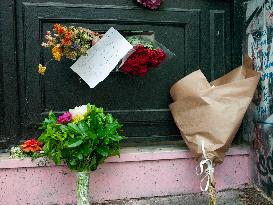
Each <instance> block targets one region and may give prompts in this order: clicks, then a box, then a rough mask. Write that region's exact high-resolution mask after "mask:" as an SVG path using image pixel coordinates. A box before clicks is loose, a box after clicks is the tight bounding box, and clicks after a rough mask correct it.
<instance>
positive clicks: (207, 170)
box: [195, 140, 214, 191]
mask: <svg viewBox="0 0 273 205" xmlns="http://www.w3.org/2000/svg"><path fill="white" fill-rule="evenodd" d="M202 152H203V160H201V162H200V163H199V166H197V167H196V168H195V170H196V174H197V175H204V177H203V178H202V179H201V182H200V189H201V191H208V189H209V186H210V182H211V180H212V176H213V173H214V168H213V163H212V161H211V160H210V159H208V157H207V154H206V150H205V143H204V140H202ZM198 169H200V170H198ZM205 180H207V183H206V186H205V188H203V186H202V184H203V182H204V181H205Z"/></svg>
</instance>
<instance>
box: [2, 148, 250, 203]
mask: <svg viewBox="0 0 273 205" xmlns="http://www.w3.org/2000/svg"><path fill="white" fill-rule="evenodd" d="M250 162H251V160H250V150H249V148H248V147H243V146H239V147H232V148H231V149H229V152H228V153H227V156H226V158H225V161H224V163H223V164H221V165H219V166H217V167H216V169H215V176H216V189H217V190H218V191H221V190H225V189H231V188H233V189H235V188H240V187H242V185H243V184H250V183H251V174H250V172H251V171H250V170H251V163H250ZM197 165H198V163H197V162H196V161H195V159H194V156H193V155H192V153H191V152H190V151H189V150H187V149H184V148H182V147H179V146H176V147H175V146H155V147H131V148H123V149H122V150H121V156H120V158H118V157H112V158H109V159H107V160H106V162H105V163H104V164H102V165H100V166H99V167H98V169H97V170H96V171H94V172H92V173H91V175H90V194H91V196H92V201H93V202H97V203H100V202H104V201H107V200H112V201H113V200H123V199H132V198H135V199H138V198H143V197H147V198H149V197H154V196H177V195H181V194H188V193H199V192H200V180H201V177H200V176H197V175H196V171H195V168H196V166H197ZM75 188H76V177H75V173H74V172H71V171H70V170H68V169H67V167H66V166H64V165H61V166H55V165H54V164H53V163H50V162H49V163H48V162H47V161H43V160H41V159H37V160H35V161H31V159H29V158H28V159H24V160H17V159H8V156H7V155H5V154H2V155H0V205H4V204H5V205H25V204H28V205H52V204H58V205H67V204H71V203H72V204H73V203H75V201H76V192H75ZM37 196H39V200H38V201H37ZM185 196H186V195H182V198H180V197H178V198H174V199H173V200H180V199H181V200H182V201H184V200H183V197H185ZM190 196H192V200H195V199H196V196H198V195H188V197H189V198H188V199H187V200H191V197H190ZM200 196H202V195H200ZM169 199H172V198H169ZM201 199H202V197H201V198H200V200H201ZM204 199H205V198H204ZM158 200H159V199H158ZM162 200H163V201H164V200H168V199H164V198H162ZM128 203H129V202H128ZM136 203H142V202H141V201H137V202H136ZM143 203H144V204H145V203H146V202H145V201H144V202H143ZM162 203H163V202H162ZM166 203H167V202H166ZM179 203H180V202H179ZM181 203H182V202H181ZM199 205H200V204H199Z"/></svg>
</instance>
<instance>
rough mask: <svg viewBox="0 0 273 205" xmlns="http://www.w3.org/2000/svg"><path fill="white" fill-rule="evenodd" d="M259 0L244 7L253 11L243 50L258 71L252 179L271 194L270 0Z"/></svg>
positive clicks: (272, 12)
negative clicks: (253, 171) (254, 170)
mask: <svg viewBox="0 0 273 205" xmlns="http://www.w3.org/2000/svg"><path fill="white" fill-rule="evenodd" d="M253 2H254V0H253ZM255 2H256V3H257V1H255ZM260 2H261V3H260V4H259V5H257V4H256V5H255V6H258V7H257V8H251V6H248V8H247V9H248V10H249V9H251V10H252V11H256V13H254V16H252V20H251V21H250V23H249V25H248V27H247V31H246V34H247V39H246V40H247V42H246V53H247V54H248V56H249V57H251V58H252V60H253V67H254V69H255V70H257V71H259V72H260V73H261V80H260V82H259V85H258V87H257V91H256V94H255V97H254V100H253V104H254V107H255V109H254V110H255V116H254V117H253V118H254V119H255V120H254V121H255V123H253V124H254V126H253V127H254V129H252V130H251V131H252V132H251V133H252V134H253V135H254V136H253V142H254V150H255V152H256V153H255V160H256V163H255V164H256V175H257V176H256V181H257V183H258V185H260V186H261V187H262V188H263V189H264V190H265V191H266V192H267V193H268V194H269V195H270V196H273V0H270V1H268V0H267V1H265V2H264V1H260ZM250 3H251V1H250ZM247 13H249V12H248V11H247ZM253 131H254V132H253ZM249 133H250V132H249ZM249 133H248V134H249Z"/></svg>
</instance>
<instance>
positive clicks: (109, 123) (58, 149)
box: [39, 104, 124, 205]
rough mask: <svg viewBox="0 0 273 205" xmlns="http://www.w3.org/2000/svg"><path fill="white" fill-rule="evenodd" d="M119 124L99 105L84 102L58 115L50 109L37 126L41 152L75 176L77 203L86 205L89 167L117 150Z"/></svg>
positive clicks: (87, 203)
mask: <svg viewBox="0 0 273 205" xmlns="http://www.w3.org/2000/svg"><path fill="white" fill-rule="evenodd" d="M121 127H122V126H121V124H120V123H119V122H118V120H117V119H115V118H114V117H113V116H112V115H111V114H105V113H104V111H103V109H102V108H97V107H96V106H95V105H91V104H87V105H82V106H80V107H75V108H74V109H70V110H69V111H68V112H64V113H63V114H62V115H60V116H59V117H57V116H56V115H55V114H54V113H53V112H50V113H49V116H48V118H46V119H45V120H44V122H43V124H42V127H41V128H40V129H41V130H42V131H43V133H42V134H41V136H40V137H39V140H40V141H41V142H42V143H44V147H43V150H44V154H45V155H46V156H47V157H48V158H49V159H52V160H53V161H54V162H55V163H56V164H60V163H61V161H64V163H65V164H66V165H67V166H68V167H69V168H70V169H71V170H73V171H76V176H77V205H89V204H90V199H89V177H90V171H94V170H96V169H97V167H98V165H99V164H101V163H103V162H104V160H105V159H107V158H108V157H110V156H117V155H119V154H120V141H121V140H122V139H123V138H124V137H123V136H121V135H120V134H119V130H120V129H121Z"/></svg>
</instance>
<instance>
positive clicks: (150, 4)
mask: <svg viewBox="0 0 273 205" xmlns="http://www.w3.org/2000/svg"><path fill="white" fill-rule="evenodd" d="M137 2H138V3H140V4H142V5H143V6H144V7H146V8H148V9H158V8H159V6H160V4H161V0H137Z"/></svg>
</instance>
